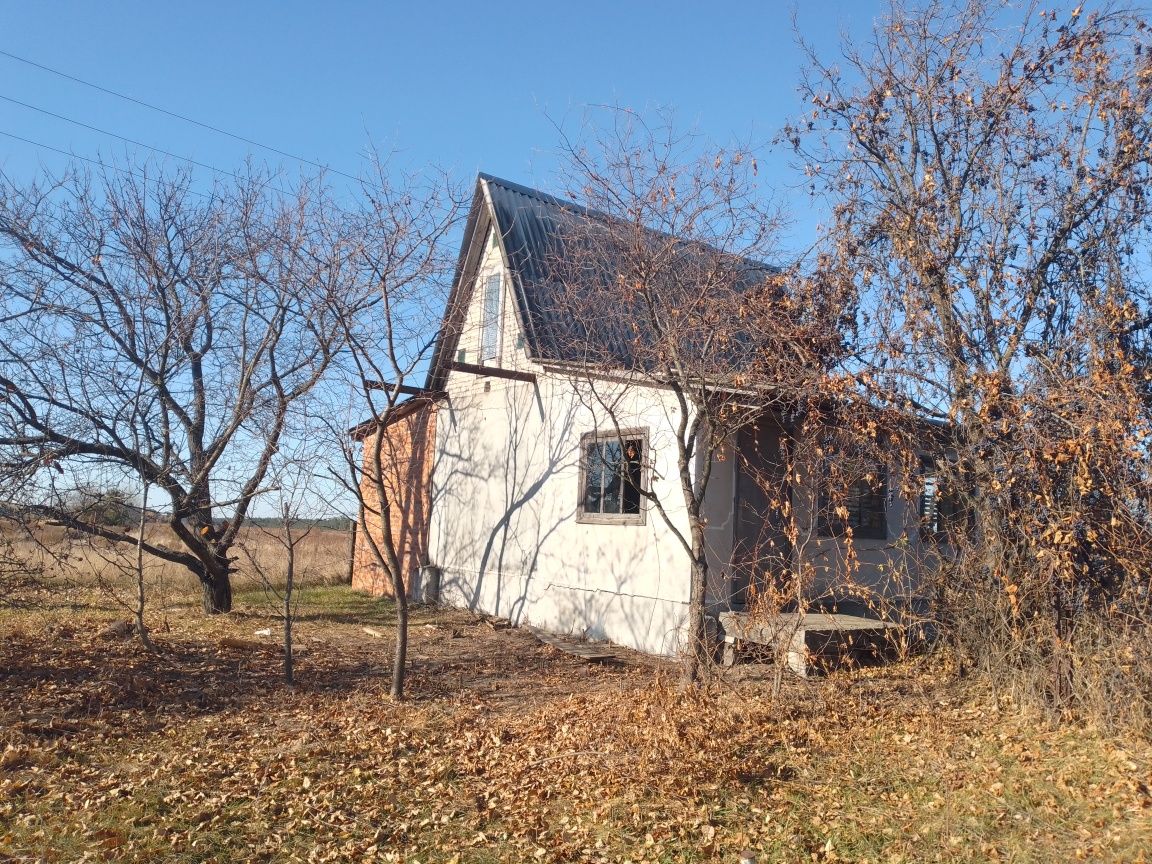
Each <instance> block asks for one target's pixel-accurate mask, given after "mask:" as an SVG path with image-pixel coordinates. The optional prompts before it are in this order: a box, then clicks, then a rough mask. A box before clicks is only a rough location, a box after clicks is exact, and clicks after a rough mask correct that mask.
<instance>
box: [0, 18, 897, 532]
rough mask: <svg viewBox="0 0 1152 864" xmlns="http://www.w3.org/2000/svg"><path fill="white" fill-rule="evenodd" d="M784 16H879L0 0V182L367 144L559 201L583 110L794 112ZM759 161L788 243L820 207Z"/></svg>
mask: <svg viewBox="0 0 1152 864" xmlns="http://www.w3.org/2000/svg"><path fill="white" fill-rule="evenodd" d="M793 13H795V14H796V16H797V20H798V25H799V27H800V29H801V31H802V32H803V33H804V36H805V38H806V39H808V40H810V41H811V42H812V43H813V44H814V45H815V46H816V47H817V48H818V50H819V51H820V52H821V53H822V54H823V55H824V56H834V55H835V52H836V49H837V44H838V41H839V38H840V36H841V33H848V34H850V35H852V36H853V37H854V38H859V37H862V36H866V35H867V34H868V32H869V30H870V28H871V25H872V22H873V21H874V19H875V18H876V17H877V16H879V15H880V14H882V4H881V3H880V2H878V0H829V2H820V3H800V4H797V3H796V2H794V0H789V2H767V0H765V2H750V0H749V2H743V0H741V2H730V3H724V2H719V3H698V4H687V3H685V4H676V3H668V2H663V3H657V2H647V0H643V2H640V0H637V2H626V0H617V2H600V0H592V2H567V3H548V2H541V0H537V2H531V3H530V2H524V0H504V2H500V3H484V2H475V0H472V2H455V0H452V2H441V3H428V2H412V0H409V2H403V3H400V2H396V3H385V2H374V3H369V2H340V0H330V2H315V0H311V2H301V0H286V2H275V3H274V2H269V0H260V2H255V0H252V2H249V0H245V2H236V0H232V2H220V0H198V2H186V3H174V2H157V0H150V2H139V0H116V2H94V0H85V2H77V0H60V2H28V0H0V170H3V171H4V172H5V173H6V174H7V175H8V176H9V177H10V178H11V179H13V180H16V181H19V182H24V181H28V180H31V179H33V178H35V177H36V176H37V175H39V174H41V173H43V172H45V171H49V172H59V171H61V170H62V169H63V168H65V167H67V165H68V164H69V163H70V162H73V161H78V160H79V161H81V162H82V160H85V159H86V160H94V161H96V162H105V163H110V164H119V165H124V164H125V163H126V160H129V159H141V158H149V159H152V160H157V161H160V162H161V163H166V164H167V165H168V166H169V167H171V168H183V167H188V166H187V163H186V162H184V161H183V160H185V159H191V160H195V161H196V162H199V163H202V165H207V166H212V167H214V168H216V169H218V170H219V171H221V172H224V173H226V174H227V173H230V172H237V171H240V170H241V169H242V167H243V166H244V164H245V162H246V160H253V161H254V162H255V163H256V164H257V165H262V166H263V165H266V166H268V167H270V168H273V169H282V170H285V171H286V172H288V173H292V172H295V171H299V170H301V169H304V170H305V171H310V170H312V168H313V167H314V165H312V164H308V163H315V164H316V165H323V166H327V167H328V168H330V169H331V170H332V171H333V172H344V173H347V174H352V175H355V174H358V173H359V172H361V171H362V170H363V169H364V167H365V154H366V153H367V152H368V150H369V148H370V147H373V146H374V147H376V148H377V149H379V150H380V151H382V152H385V153H390V154H391V157H390V161H389V164H390V166H391V167H393V168H394V169H395V170H397V171H401V170H403V171H415V170H419V169H421V168H424V167H427V166H436V167H438V168H440V169H444V170H447V171H448V172H449V173H450V174H451V175H452V176H454V177H455V178H456V179H457V180H458V181H460V182H462V183H464V184H470V183H471V181H472V179H473V178H474V176H475V174H476V172H477V171H486V172H488V173H491V174H495V175H497V176H500V177H504V178H506V179H509V180H512V181H515V182H519V183H522V184H525V185H529V186H535V187H537V188H541V189H544V190H546V191H552V192H560V191H562V186H561V185H560V183H559V181H558V177H557V172H558V170H559V168H560V166H561V163H562V159H561V157H560V154H559V152H558V151H559V144H560V140H561V135H560V132H559V131H558V129H557V127H559V128H560V129H563V130H565V131H566V132H567V133H568V134H569V135H570V136H574V137H577V138H578V137H579V135H580V130H581V125H582V123H585V122H587V121H588V120H591V121H592V122H596V121H597V118H598V117H599V118H600V120H601V121H602V120H603V119H604V114H605V112H604V110H603V109H602V108H597V107H596V106H605V105H608V106H621V107H626V108H630V109H633V110H636V111H638V112H640V113H641V114H644V115H647V116H652V115H653V113H654V112H656V111H657V110H660V109H667V110H671V111H673V112H674V116H675V122H676V125H677V128H678V129H680V130H691V131H693V132H695V133H696V134H698V135H699V136H701V137H702V138H703V139H704V140H705V141H712V142H715V143H716V144H720V145H724V144H730V143H733V142H734V141H739V142H749V141H750V142H755V143H760V142H767V141H769V140H770V139H771V138H772V137H773V135H774V133H775V132H776V131H777V130H778V129H779V127H780V126H781V125H782V124H783V123H784V122H786V121H787V120H788V119H790V118H793V117H795V116H796V115H798V114H799V113H800V112H802V111H803V110H804V106H803V105H802V104H800V101H799V97H798V96H797V93H796V82H797V80H798V73H799V69H800V66H801V63H802V58H801V55H800V51H799V50H798V48H797V47H796V44H795V36H794V33H793V28H792V16H793ZM7 55H15V56H16V57H19V58H23V61H30V62H22V61H21V60H17V59H14V58H13V57H11V56H7ZM31 64H40V65H41V66H45V67H49V68H50V69H53V70H57V71H58V72H61V73H64V74H66V75H69V76H72V77H73V78H76V79H81V80H82V81H86V82H89V83H90V84H94V85H98V86H99V87H103V88H106V89H108V90H113V91H116V92H118V93H120V94H124V95H127V96H130V97H133V98H134V99H137V100H140V101H142V102H146V103H149V104H151V105H154V106H158V107H160V108H163V109H166V110H167V111H169V112H173V113H175V114H180V115H184V116H185V117H188V118H192V119H194V120H196V121H199V123H200V124H204V125H196V124H194V123H189V122H186V121H185V120H181V119H177V118H175V117H172V116H170V115H166V114H164V113H160V112H157V111H155V110H151V109H149V108H147V107H144V106H142V105H139V104H135V103H133V102H131V101H128V100H125V99H122V98H118V97H116V96H113V95H110V94H108V93H105V92H101V91H99V90H96V89H93V88H92V87H89V86H85V85H84V84H81V83H78V82H77V81H73V80H67V79H66V78H63V77H61V76H59V75H56V74H53V73H52V72H50V71H46V70H45V69H42V68H37V66H34V65H31ZM13 100H15V101H13ZM20 103H23V104H20ZM46 112H50V113H46ZM52 115H59V116H52ZM64 118H67V119H64ZM78 124H86V126H88V127H96V128H97V129H99V130H103V132H98V131H94V130H93V129H91V128H85V127H84V126H81V125H78ZM205 125H206V126H212V127H216V129H218V130H224V131H225V132H227V133H231V134H230V135H229V134H222V133H221V132H218V131H212V130H210V129H208V128H205ZM104 133H114V135H119V136H122V137H123V138H127V139H132V140H133V141H136V142H140V144H144V145H150V146H151V147H153V148H157V149H159V150H163V151H167V153H169V154H172V155H171V156H159V155H158V154H157V153H155V152H154V151H149V150H148V149H146V148H145V147H142V146H139V145H138V144H128V143H126V142H125V141H123V140H121V139H119V138H117V137H114V135H109V134H104ZM12 136H17V137H15V138H14V137H12ZM19 139H27V140H19ZM240 139H248V140H247V141H245V140H240ZM28 142H37V143H35V144H33V143H28ZM250 142H258V143H259V144H260V145H266V147H271V148H275V149H276V150H278V151H282V153H280V154H278V153H275V152H271V151H270V150H268V149H265V148H264V147H260V146H256V145H255V144H253V143H250ZM57 151H63V152H57ZM282 154H291V157H299V158H300V159H303V160H306V161H305V162H300V161H297V160H296V159H294V158H291V157H289V156H285V155H282ZM759 162H760V165H761V171H760V175H761V177H762V178H763V180H764V182H765V183H766V184H767V185H768V186H769V187H771V188H772V189H773V190H775V194H776V197H777V198H778V199H779V200H780V201H781V202H782V203H783V204H784V206H785V207H786V209H787V210H788V211H789V212H791V213H792V214H793V218H794V222H795V227H794V228H793V231H792V234H791V235H790V237H788V238H785V241H784V242H785V244H786V245H787V246H790V247H791V248H795V249H797V250H799V249H802V248H803V247H804V246H806V245H808V243H810V242H811V239H812V238H813V236H814V234H815V230H816V225H817V222H818V221H819V213H818V211H817V210H816V208H815V206H814V204H813V203H812V202H811V201H810V200H809V199H808V198H807V196H806V195H804V194H803V193H802V192H800V191H798V189H793V188H791V187H792V186H793V185H794V184H799V185H800V186H802V185H803V184H802V182H801V180H800V178H799V176H798V175H797V174H796V173H795V172H792V171H791V170H790V169H789V167H788V162H789V159H788V157H787V155H786V154H784V153H775V154H773V153H771V152H767V151H765V152H762V153H761V158H760V159H759ZM192 170H193V171H194V172H195V174H196V175H197V177H198V180H199V181H200V182H204V183H209V182H211V180H212V179H213V172H212V171H211V170H210V169H208V168H203V167H194V168H192ZM331 176H334V177H335V178H337V180H339V174H334V175H331ZM264 509H265V508H260V507H258V508H257V511H258V515H267V513H265V512H264Z"/></svg>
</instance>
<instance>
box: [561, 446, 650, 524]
mask: <svg viewBox="0 0 1152 864" xmlns="http://www.w3.org/2000/svg"><path fill="white" fill-rule="evenodd" d="M581 443H582V447H581V451H582V453H581V456H582V461H581V484H580V487H581V491H580V508H579V514H578V515H579V518H580V521H583V522H615V523H620V524H626V525H639V524H643V521H644V503H643V502H644V499H643V495H641V489H643V488H644V486H643V483H644V457H645V453H646V452H647V435H646V433H644V432H642V431H638V430H627V431H622V432H620V434H618V435H617V434H607V435H597V434H596V433H591V434H588V435H585V436H584V438H583V439H582V442H581Z"/></svg>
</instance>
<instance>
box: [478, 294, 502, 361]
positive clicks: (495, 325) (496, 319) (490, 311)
mask: <svg viewBox="0 0 1152 864" xmlns="http://www.w3.org/2000/svg"><path fill="white" fill-rule="evenodd" d="M499 345H500V274H499V273H493V274H492V275H491V276H489V277H488V278H487V279H486V280H485V281H484V318H483V323H482V324H481V329H480V362H481V363H487V362H488V361H489V360H495V359H496V355H497V352H498V350H499Z"/></svg>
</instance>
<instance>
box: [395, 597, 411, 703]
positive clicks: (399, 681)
mask: <svg viewBox="0 0 1152 864" xmlns="http://www.w3.org/2000/svg"><path fill="white" fill-rule="evenodd" d="M396 581H397V582H399V583H400V585H399V586H397V587H398V590H397V592H396V655H395V656H394V657H393V659H392V698H393V699H403V698H404V665H405V663H406V661H407V657H408V597H407V596H406V595H405V593H404V587H403V580H396Z"/></svg>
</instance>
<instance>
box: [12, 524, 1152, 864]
mask: <svg viewBox="0 0 1152 864" xmlns="http://www.w3.org/2000/svg"><path fill="white" fill-rule="evenodd" d="M333 542H334V541H333ZM323 548H324V547H323V546H322V545H321V544H317V549H316V552H315V561H316V563H317V569H316V571H315V572H318V573H319V572H322V570H321V569H320V568H319V565H320V564H321V563H322V562H323V561H324V560H326V559H325V553H324V551H323ZM329 551H331V548H330V549H329ZM170 588H171V586H170ZM192 588H193V590H192V591H190V592H185V593H184V594H182V595H180V594H177V592H176V591H175V589H171V593H170V595H169V597H168V600H167V603H166V605H165V606H163V607H161V606H159V604H154V607H153V609H152V610H151V611H150V612H149V616H150V619H149V623H150V624H151V625H152V626H153V635H154V638H155V639H156V641H157V643H158V645H159V647H160V649H161V650H160V653H159V654H158V655H155V656H154V655H150V654H148V653H147V652H146V651H144V650H143V649H142V647H141V646H140V645H139V643H138V642H137V641H136V640H134V639H131V638H129V639H102V638H99V637H98V636H97V634H98V633H99V632H100V630H101V629H102V627H103V626H104V624H105V623H106V622H107V621H109V620H110V619H111V618H113V617H115V616H117V615H119V614H120V613H119V610H118V609H117V607H116V606H115V605H114V604H112V603H110V602H109V601H108V598H107V597H106V596H105V595H101V594H99V593H95V594H94V593H92V592H91V591H90V590H87V589H85V588H84V587H83V586H75V588H74V590H73V592H72V593H71V594H68V595H65V596H55V597H52V598H49V599H50V600H51V602H48V603H45V604H43V605H42V606H41V607H40V608H39V609H35V610H27V609H26V610H19V611H14V610H9V611H6V612H0V860H38V861H40V860H42V861H76V860H81V859H85V858H87V859H88V860H125V861H180V862H184V861H187V862H191V861H221V862H224V861H289V860H300V861H323V860H333V861H345V860H354V861H368V860H384V861H400V860H403V861H407V862H415V861H420V862H425V864H426V862H433V861H460V862H488V861H523V860H541V861H641V860H644V861H684V862H687V861H712V860H715V861H727V862H732V861H734V860H735V859H736V855H737V852H738V851H739V850H741V849H742V848H745V847H749V848H752V849H755V850H757V851H758V852H759V854H760V861H761V862H767V861H789V862H791V861H869V862H878V864H879V862H885V864H887V862H905V861H948V862H952V861H966V862H984V861H1015V862H1024V861H1038V862H1039V861H1044V862H1048V861H1073V860H1089V861H1132V862H1135V861H1143V860H1144V858H1143V857H1142V856H1143V855H1144V854H1145V852H1144V850H1146V849H1149V848H1152V797H1150V792H1149V786H1150V785H1152V748H1149V746H1148V745H1147V744H1146V743H1140V742H1132V741H1129V742H1124V741H1121V740H1119V739H1116V738H1114V737H1108V736H1105V735H1102V734H1099V733H1097V732H1095V731H1093V730H1092V729H1089V728H1086V727H1064V728H1056V727H1052V726H1049V725H1047V724H1045V723H1044V722H1043V720H1042V718H1039V717H1035V716H1031V715H1026V714H1021V713H1020V712H1019V711H1017V710H1015V709H1014V708H1013V706H1012V703H1011V702H1010V700H1008V699H1006V698H1002V697H1001V696H1000V695H998V694H996V693H993V692H990V691H988V690H983V689H979V688H972V687H967V688H960V687H958V686H957V685H956V684H955V683H952V682H953V680H954V679H952V678H951V677H950V676H948V675H941V674H938V673H939V671H940V670H939V669H937V668H936V667H934V666H932V665H931V663H930V662H928V661H923V662H920V663H912V664H904V665H900V666H896V667H890V668H887V669H882V670H871V671H869V672H858V673H852V674H849V673H837V674H835V675H833V676H832V677H830V678H828V679H826V680H823V681H818V682H814V683H804V682H798V681H795V682H791V683H790V684H789V685H788V686H787V687H786V688H785V692H784V693H783V694H782V695H781V697H780V698H779V699H778V700H776V701H773V700H772V699H770V698H769V697H768V696H767V692H768V689H769V688H768V686H767V685H766V683H765V682H763V681H761V680H759V679H758V677H757V675H756V674H755V673H756V670H755V669H751V670H750V669H749V668H748V667H744V668H743V669H741V670H740V671H741V673H742V677H741V678H740V679H739V680H737V679H736V678H732V679H730V680H727V681H722V682H720V683H719V684H718V685H717V686H716V687H715V688H713V689H710V690H699V691H697V690H690V691H684V690H681V689H680V688H679V687H678V686H677V685H676V684H675V679H676V670H675V669H674V668H673V667H672V666H670V665H669V664H666V663H662V662H660V661H655V660H652V659H651V658H644V657H640V656H637V655H632V654H627V652H625V659H624V660H623V662H620V663H616V664H609V665H605V666H589V665H586V664H583V663H581V662H579V661H577V660H574V659H573V658H571V657H568V656H567V655H563V654H560V653H558V652H556V651H554V650H553V649H551V648H548V647H545V646H543V645H540V644H539V643H538V642H536V641H535V640H534V639H532V638H531V637H530V636H529V635H528V634H526V633H524V632H522V631H517V630H496V629H493V628H491V627H489V626H487V625H486V624H485V623H484V621H482V620H481V619H478V618H476V617H474V616H471V615H469V614H467V613H464V612H455V611H446V610H443V611H437V610H431V609H418V610H417V612H416V615H415V619H414V622H413V627H412V646H411V656H412V667H411V668H412V674H411V682H410V692H411V696H412V698H411V701H409V702H407V703H404V704H396V703H393V702H392V701H391V700H389V699H388V698H387V695H386V694H387V688H388V675H387V668H388V657H389V655H390V652H391V630H390V628H391V625H392V607H391V605H390V604H389V603H388V602H387V601H384V600H373V599H370V598H367V597H364V596H362V595H358V594H356V593H354V592H352V591H350V590H349V589H348V588H346V587H342V586H340V587H326V586H323V585H319V584H309V585H306V586H305V587H304V588H303V589H302V605H301V609H300V620H299V623H298V627H297V635H298V644H299V646H300V649H301V650H300V653H299V656H298V666H297V676H298V684H297V686H295V687H286V686H284V685H283V683H282V681H281V679H280V660H281V655H280V652H279V651H278V645H277V642H276V639H275V636H273V637H263V636H259V635H257V631H259V630H262V629H263V628H265V627H270V628H272V629H273V632H274V633H275V628H276V624H277V619H276V617H275V613H274V611H273V608H272V607H271V606H270V605H269V604H268V603H267V602H266V601H265V598H264V594H263V592H262V591H260V590H241V591H238V592H237V608H236V611H235V612H234V613H233V614H232V615H228V616H216V617H214V618H203V617H201V616H200V615H199V614H197V613H196V612H195V610H194V609H193V608H192V607H194V606H195V605H196V603H197V600H198V597H197V593H196V591H195V590H194V589H195V586H192ZM85 591H87V593H85ZM365 626H370V627H371V628H373V629H375V630H377V631H379V632H382V633H383V634H384V636H383V637H382V638H381V637H376V636H373V635H370V634H368V633H366V632H365V631H364V630H363V627H365ZM229 640H233V641H229ZM238 645H239V646H242V647H236V646H238ZM749 673H751V674H750V675H749Z"/></svg>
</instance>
